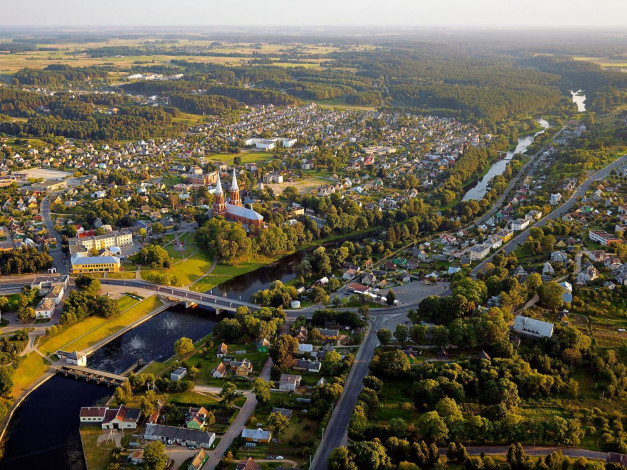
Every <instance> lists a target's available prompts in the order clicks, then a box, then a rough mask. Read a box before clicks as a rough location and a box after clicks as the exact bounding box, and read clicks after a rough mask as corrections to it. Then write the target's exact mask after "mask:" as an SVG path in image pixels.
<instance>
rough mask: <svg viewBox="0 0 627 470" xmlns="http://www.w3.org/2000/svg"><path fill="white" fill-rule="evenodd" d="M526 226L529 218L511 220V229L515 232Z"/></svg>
mask: <svg viewBox="0 0 627 470" xmlns="http://www.w3.org/2000/svg"><path fill="white" fill-rule="evenodd" d="M527 227H529V220H525V219H516V220H514V221H512V230H513V231H515V232H517V231H520V230H525V229H526V228H527Z"/></svg>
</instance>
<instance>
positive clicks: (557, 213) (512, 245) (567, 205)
mask: <svg viewBox="0 0 627 470" xmlns="http://www.w3.org/2000/svg"><path fill="white" fill-rule="evenodd" d="M625 160H627V155H623V156H622V157H620V158H618V159H616V160H615V161H614V162H613V163H610V164H609V165H607V166H606V167H605V168H603V169H602V170H599V171H597V172H596V173H594V174H593V175H591V176H589V177H588V179H587V180H585V181H584V182H583V183H581V184H580V185H579V186H577V189H575V191H574V192H573V194H572V195H571V196H570V198H568V200H567V201H566V202H564V203H563V204H562V205H560V206H559V207H556V208H555V209H554V210H553V211H552V212H550V213H549V214H548V215H546V216H545V217H544V218H542V219H540V220H539V221H538V222H536V223H535V224H534V225H532V226H531V227H530V228H528V229H526V230H523V231H522V232H520V233H519V234H518V235H516V236H515V237H514V238H512V239H511V240H510V241H509V242H508V243H507V244H505V245H503V247H502V248H501V250H499V251H497V252H496V253H500V252H503V253H504V254H506V255H509V254H510V253H511V252H512V251H514V250H515V249H516V248H518V246H519V245H521V244H523V243H524V242H525V241H526V240H527V238H528V237H529V231H530V230H531V228H532V227H542V226H544V225H545V224H546V223H547V222H548V221H549V220H555V219H557V218H559V217H561V216H563V215H564V214H566V213H567V212H568V211H569V210H571V209H572V207H573V206H574V205H575V204H576V203H577V201H578V200H579V198H580V197H581V196H583V195H585V194H586V191H587V190H588V188H590V186H591V185H592V184H593V183H595V182H597V181H600V180H602V179H604V178H605V177H606V176H607V175H609V174H610V172H611V171H612V170H613V169H615V168H617V167H619V166H620V165H622V164H623V163H624V162H625ZM496 253H494V254H492V255H491V256H489V257H488V258H486V259H485V260H483V261H482V262H481V263H479V264H478V265H477V266H476V267H475V268H474V269H473V270H472V273H473V274H475V275H476V274H477V273H479V272H480V271H481V270H482V269H483V268H484V267H485V265H486V263H489V262H490V261H492V258H493V257H494V255H496Z"/></svg>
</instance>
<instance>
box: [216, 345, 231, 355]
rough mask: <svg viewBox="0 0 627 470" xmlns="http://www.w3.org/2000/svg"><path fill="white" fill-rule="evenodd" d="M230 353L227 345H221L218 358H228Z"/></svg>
mask: <svg viewBox="0 0 627 470" xmlns="http://www.w3.org/2000/svg"><path fill="white" fill-rule="evenodd" d="M228 353H229V347H228V346H227V345H226V344H224V343H221V344H220V346H218V352H217V354H216V357H226V355H227V354H228Z"/></svg>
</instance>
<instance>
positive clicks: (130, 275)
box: [107, 270, 135, 279]
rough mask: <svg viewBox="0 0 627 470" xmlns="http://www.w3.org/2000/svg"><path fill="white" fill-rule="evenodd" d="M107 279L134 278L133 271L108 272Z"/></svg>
mask: <svg viewBox="0 0 627 470" xmlns="http://www.w3.org/2000/svg"><path fill="white" fill-rule="evenodd" d="M107 278H108V279H135V271H134V270H133V271H120V272H118V273H108V274H107Z"/></svg>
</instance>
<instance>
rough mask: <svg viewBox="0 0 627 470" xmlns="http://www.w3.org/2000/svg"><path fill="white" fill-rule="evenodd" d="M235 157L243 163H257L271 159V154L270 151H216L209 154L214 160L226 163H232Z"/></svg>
mask: <svg viewBox="0 0 627 470" xmlns="http://www.w3.org/2000/svg"><path fill="white" fill-rule="evenodd" d="M235 157H240V158H241V159H242V165H243V164H245V163H257V162H263V161H266V160H272V158H273V155H272V152H255V151H244V152H242V153H218V154H215V155H212V156H210V157H209V159H210V160H213V161H216V162H222V163H226V164H227V165H232V164H233V160H234V159H235Z"/></svg>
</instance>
